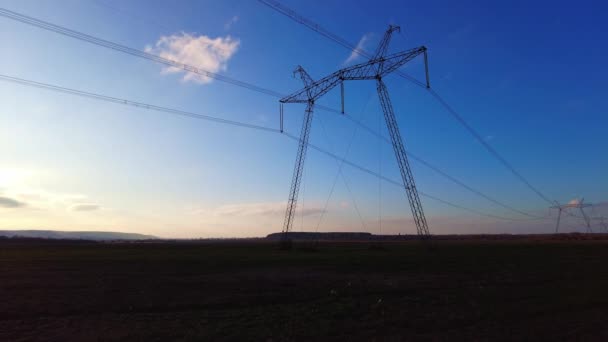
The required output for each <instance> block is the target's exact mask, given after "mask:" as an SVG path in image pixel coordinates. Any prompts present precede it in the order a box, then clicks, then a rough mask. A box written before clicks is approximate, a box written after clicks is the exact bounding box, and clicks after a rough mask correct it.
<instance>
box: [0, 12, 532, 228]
mask: <svg viewBox="0 0 608 342" xmlns="http://www.w3.org/2000/svg"><path fill="white" fill-rule="evenodd" d="M0 15H2V16H4V17H6V18H9V19H13V20H16V21H19V22H22V23H25V24H29V25H33V26H35V27H39V28H42V29H45V30H49V31H52V32H56V33H59V34H62V35H65V36H68V37H72V38H76V39H79V40H82V41H85V42H89V43H92V44H95V45H98V46H101V47H106V48H110V49H113V50H116V51H119V52H124V53H127V54H130V55H133V56H136V57H141V58H144V59H148V60H151V61H154V62H158V63H162V64H165V65H169V66H172V67H177V68H180V69H182V70H184V71H186V72H191V73H195V74H199V75H203V76H206V77H211V78H214V79H216V80H219V81H222V82H226V83H229V84H232V85H236V86H239V87H243V88H246V89H250V90H253V91H256V92H259V93H262V94H266V95H269V96H273V97H282V96H283V95H282V94H280V93H278V92H276V91H273V90H270V89H266V88H262V87H259V86H257V85H254V84H251V83H247V82H243V81H240V80H237V79H234V78H230V77H227V76H224V75H221V74H217V73H212V72H209V71H206V70H203V69H200V68H197V67H194V66H191V65H187V64H184V63H180V62H176V61H172V60H169V59H165V58H163V57H160V56H157V55H153V54H150V53H147V52H144V51H141V50H137V49H133V48H130V47H126V46H123V45H120V44H117V43H113V42H110V41H107V40H104V39H100V38H97V37H93V36H90V35H87V34H84V33H81V32H78V31H74V30H71V29H68V28H65V27H61V26H59V25H55V24H52V23H49V22H46V21H43V20H40V19H36V18H32V17H29V16H26V15H23V14H19V13H16V12H13V11H10V10H6V9H0ZM324 32H326V33H327V32H328V31H326V30H325V31H324ZM330 39H331V38H330ZM332 40H333V39H332ZM341 45H343V44H341ZM344 46H346V45H344ZM355 49H356V48H355ZM317 108H319V109H321V110H324V111H328V112H333V113H341V111H338V110H336V109H333V108H330V107H327V106H323V105H317ZM344 117H346V118H347V119H348V120H349V121H351V122H353V123H355V124H356V125H358V126H360V127H362V128H363V129H365V130H366V131H368V132H370V133H371V134H373V135H375V136H378V137H380V138H382V139H383V140H384V141H385V142H386V143H387V144H390V143H391V142H390V141H389V140H388V139H387V138H386V137H384V136H383V135H381V134H380V133H378V132H376V131H375V130H373V129H372V128H370V127H368V126H367V125H365V124H363V123H361V122H360V121H358V120H356V119H354V118H353V117H351V116H350V115H344ZM406 152H407V151H406ZM407 153H408V155H410V156H411V157H412V158H413V159H415V160H417V161H419V162H421V163H422V164H423V165H425V166H427V167H429V168H431V169H432V170H434V171H436V172H437V173H438V174H440V175H442V176H444V177H446V176H447V177H446V178H447V179H448V180H450V181H453V182H455V183H456V184H458V185H460V186H463V187H464V188H465V189H467V190H469V191H472V192H473V193H475V194H477V195H480V196H481V197H483V198H485V199H487V200H490V201H491V202H493V203H495V204H498V205H500V206H502V207H503V208H506V209H509V210H511V211H513V212H516V213H519V214H523V213H524V212H523V211H521V210H517V209H515V208H513V207H511V206H508V205H506V204H504V203H501V202H499V201H497V200H496V199H492V198H491V197H489V196H488V195H485V194H482V193H481V192H480V191H478V190H474V189H473V188H472V187H470V186H467V185H465V184H464V183H463V182H462V181H458V180H457V179H456V178H454V177H452V176H449V175H448V174H447V173H446V172H445V171H441V170H440V169H439V168H437V167H434V166H432V165H431V164H430V163H428V162H426V161H424V160H422V159H421V158H420V157H417V156H414V155H412V154H411V153H410V152H407ZM523 215H525V216H530V217H534V216H533V215H530V214H527V213H526V214H523Z"/></svg>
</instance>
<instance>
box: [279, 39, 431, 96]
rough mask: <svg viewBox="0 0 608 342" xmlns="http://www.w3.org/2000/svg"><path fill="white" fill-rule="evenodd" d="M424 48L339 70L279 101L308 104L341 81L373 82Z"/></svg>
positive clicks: (378, 58)
mask: <svg viewBox="0 0 608 342" xmlns="http://www.w3.org/2000/svg"><path fill="white" fill-rule="evenodd" d="M425 51H426V47H424V46H421V47H417V48H414V49H411V50H407V51H402V52H398V53H394V54H391V55H388V56H378V57H376V58H374V59H371V60H369V61H367V62H365V63H360V64H356V65H353V66H350V67H347V68H344V69H340V70H338V71H336V72H334V73H332V74H331V75H329V76H326V77H323V78H321V79H319V80H318V81H315V82H312V83H310V84H309V85H306V86H305V87H304V88H302V89H300V90H298V91H296V92H295V93H293V94H291V95H288V96H286V97H284V98H282V99H281V100H280V102H282V103H308V102H309V101H310V100H311V99H312V100H313V101H314V100H316V99H318V98H320V97H321V96H323V95H325V94H326V93H327V92H329V91H330V90H331V89H333V88H334V87H336V86H337V85H339V84H340V83H341V82H343V81H356V80H375V79H379V78H383V77H384V76H386V75H388V74H390V73H391V72H393V71H395V70H397V69H398V68H399V67H401V66H402V65H404V64H405V63H407V62H409V61H411V60H412V59H414V58H415V57H416V56H418V55H421V54H424V53H425Z"/></svg>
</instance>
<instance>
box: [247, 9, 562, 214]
mask: <svg viewBox="0 0 608 342" xmlns="http://www.w3.org/2000/svg"><path fill="white" fill-rule="evenodd" d="M258 1H259V2H260V3H262V4H264V5H266V6H268V7H270V8H271V9H273V10H275V11H276V12H279V13H281V14H283V15H285V16H287V17H289V18H290V19H292V20H293V21H295V22H297V23H299V24H301V25H304V26H306V27H308V28H309V29H311V30H313V31H315V32H317V33H319V34H320V35H322V36H324V37H326V38H328V39H330V40H332V41H334V42H336V43H337V44H339V45H341V46H343V47H345V48H347V49H349V50H351V51H352V52H354V53H357V54H359V55H361V56H365V57H368V58H369V56H371V54H370V53H368V52H366V51H364V50H362V49H358V48H357V47H356V46H355V45H353V44H351V43H349V42H348V41H347V40H345V39H344V38H341V37H340V36H338V35H336V34H334V33H331V32H330V31H328V30H326V29H324V28H323V27H321V26H320V25H318V24H317V23H315V22H313V21H312V20H310V19H308V18H305V17H303V16H302V15H300V14H298V13H297V12H296V11H294V10H292V9H290V8H288V7H286V6H284V5H283V4H281V3H280V2H278V1H276V0H258ZM398 74H399V76H401V77H403V78H405V79H406V80H408V81H410V82H412V83H414V84H415V85H417V86H420V87H422V88H427V87H426V85H425V84H424V83H422V82H420V81H418V80H416V79H415V78H413V77H411V76H409V75H407V74H405V73H403V72H398ZM428 91H429V92H430V94H431V95H432V96H433V98H435V99H436V100H437V101H438V102H439V103H440V104H441V105H442V106H443V107H444V108H445V109H446V110H447V111H448V113H449V114H451V115H452V116H453V117H454V118H455V119H456V120H457V121H458V123H460V124H461V125H462V126H463V127H464V128H465V129H466V130H467V131H468V132H469V133H470V134H471V135H473V137H474V138H475V139H476V140H478V141H479V142H480V143H481V144H482V145H483V146H484V147H485V148H486V149H487V150H488V152H490V154H491V155H492V156H494V157H495V158H496V159H497V160H498V161H499V162H500V163H501V164H503V166H505V167H506V168H507V169H508V170H509V171H510V172H511V173H512V174H513V175H514V176H515V177H516V178H518V179H519V180H520V181H522V182H523V183H524V184H525V185H526V186H527V187H528V188H529V189H530V190H532V191H533V192H534V193H535V194H536V195H538V196H539V197H540V198H542V199H543V200H544V201H546V202H549V203H551V204H553V202H552V201H551V200H549V198H548V197H547V196H545V195H544V194H543V193H542V192H540V190H538V189H537V188H536V187H534V186H533V185H532V184H531V183H530V181H528V180H527V179H526V178H525V177H524V176H523V175H522V174H521V173H519V172H518V171H517V170H516V169H515V168H514V167H513V166H512V165H511V164H510V163H509V162H508V161H507V160H506V159H505V158H504V157H502V156H501V155H500V154H499V153H498V151H496V150H495V149H494V148H493V147H492V146H491V145H490V144H488V142H487V141H485V139H483V137H482V136H481V135H480V134H479V133H478V132H477V131H476V130H475V129H474V128H473V127H472V126H471V125H470V124H469V123H468V122H467V121H465V120H464V118H463V117H462V116H461V115H460V114H458V112H456V110H454V108H452V107H451V106H450V105H449V104H448V103H447V102H446V101H445V100H444V99H443V98H442V97H441V96H440V95H439V94H438V93H437V92H436V91H435V90H433V89H430V88H429V89H428ZM528 216H529V215H528Z"/></svg>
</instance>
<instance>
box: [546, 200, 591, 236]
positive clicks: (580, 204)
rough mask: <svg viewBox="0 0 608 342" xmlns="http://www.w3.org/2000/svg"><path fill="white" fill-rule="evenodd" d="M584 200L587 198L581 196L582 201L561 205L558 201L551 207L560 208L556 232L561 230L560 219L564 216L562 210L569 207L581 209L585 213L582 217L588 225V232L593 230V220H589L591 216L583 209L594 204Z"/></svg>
mask: <svg viewBox="0 0 608 342" xmlns="http://www.w3.org/2000/svg"><path fill="white" fill-rule="evenodd" d="M584 200H585V199H584V198H581V200H580V201H576V202H574V203H572V202H571V203H568V204H564V205H561V204H559V203H558V202H557V201H556V202H555V205H554V206H552V207H550V208H551V209H557V210H558V214H557V223H556V224H555V234H557V233H558V231H559V223H560V219H561V217H562V212H563V211H564V210H566V209H569V208H574V209H579V210H580V211H581V214H582V215H583V216H582V218H583V220H584V221H585V226H586V227H587V233H592V232H593V231H592V230H591V222H590V220H589V217H588V216H587V214H586V213H585V210H583V209H584V208H588V207H592V206H593V204H590V203H583V201H584Z"/></svg>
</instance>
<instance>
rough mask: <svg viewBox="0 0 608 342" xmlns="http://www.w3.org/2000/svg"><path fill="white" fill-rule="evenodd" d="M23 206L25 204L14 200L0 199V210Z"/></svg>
mask: <svg viewBox="0 0 608 342" xmlns="http://www.w3.org/2000/svg"><path fill="white" fill-rule="evenodd" d="M25 206H26V204H25V202H21V201H18V200H16V199H14V198H10V197H0V208H21V207H25Z"/></svg>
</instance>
